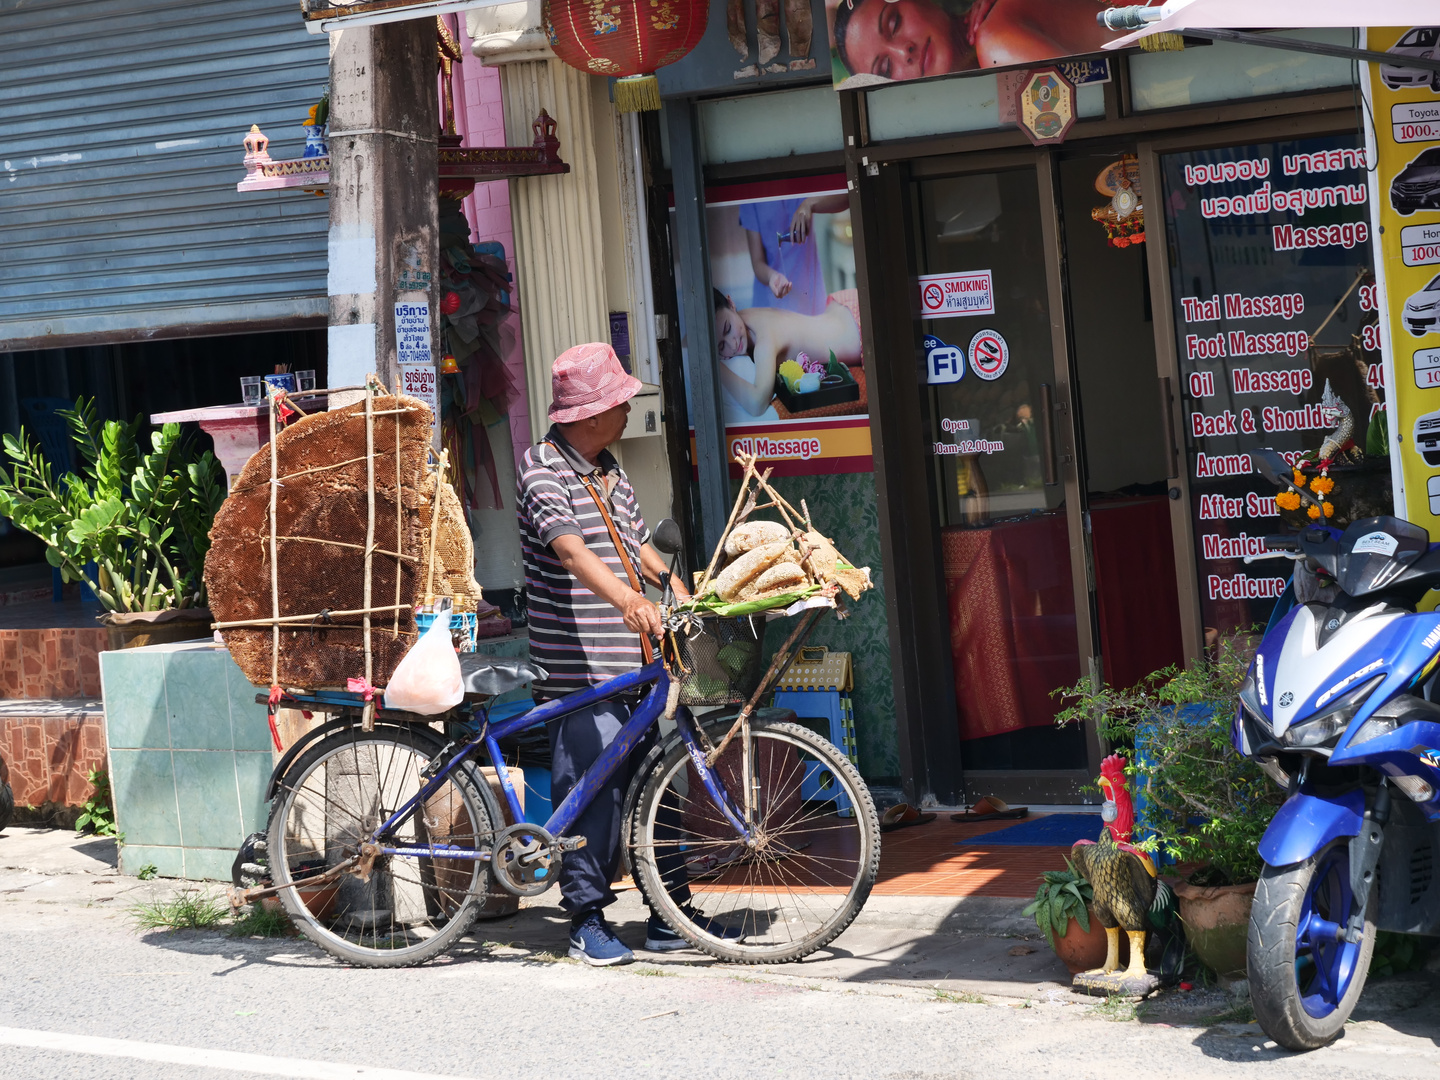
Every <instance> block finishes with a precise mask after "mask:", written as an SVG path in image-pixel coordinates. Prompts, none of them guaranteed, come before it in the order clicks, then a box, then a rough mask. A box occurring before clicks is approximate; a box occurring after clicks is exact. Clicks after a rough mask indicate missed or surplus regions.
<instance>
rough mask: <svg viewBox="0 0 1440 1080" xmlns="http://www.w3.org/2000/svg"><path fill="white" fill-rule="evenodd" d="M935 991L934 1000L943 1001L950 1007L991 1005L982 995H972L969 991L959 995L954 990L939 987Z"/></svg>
mask: <svg viewBox="0 0 1440 1080" xmlns="http://www.w3.org/2000/svg"><path fill="white" fill-rule="evenodd" d="M934 989H935V999H934V1000H936V1001H943V1002H946V1003H947V1004H950V1005H988V1004H990V1003H989V1002H988V1001H986V1000H985V998H984V997H982V996H981V995H980V994H972V993H970V992H969V991H961V992H960V993H958V994H957V993H955V992H954V991H953V990H942V989H941V988H940V987H938V986H937V987H935V988H934Z"/></svg>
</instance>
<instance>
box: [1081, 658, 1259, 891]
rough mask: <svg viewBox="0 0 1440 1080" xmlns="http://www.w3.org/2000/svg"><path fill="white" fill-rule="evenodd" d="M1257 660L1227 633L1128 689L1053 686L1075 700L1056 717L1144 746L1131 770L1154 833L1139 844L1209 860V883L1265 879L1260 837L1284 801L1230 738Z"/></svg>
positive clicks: (1085, 683) (1143, 819)
mask: <svg viewBox="0 0 1440 1080" xmlns="http://www.w3.org/2000/svg"><path fill="white" fill-rule="evenodd" d="M1249 665H1250V657H1249V650H1248V649H1245V650H1242V649H1240V648H1238V647H1237V645H1236V643H1235V642H1233V641H1230V640H1221V641H1220V642H1219V644H1218V645H1217V646H1216V647H1215V649H1214V650H1213V652H1212V653H1210V654H1207V655H1206V656H1205V657H1203V658H1202V659H1200V660H1198V661H1196V662H1195V664H1193V665H1192V666H1191V667H1189V668H1180V667H1168V668H1163V669H1162V670H1160V671H1156V672H1153V673H1152V674H1150V675H1148V676H1146V677H1145V678H1144V679H1142V680H1141V681H1140V682H1139V683H1138V684H1136V685H1135V686H1133V687H1131V688H1129V689H1121V688H1118V687H1114V686H1108V685H1106V684H1104V683H1103V682H1097V681H1092V680H1090V679H1088V678H1086V679H1081V680H1080V681H1079V682H1077V683H1076V684H1075V685H1074V686H1070V687H1065V688H1062V689H1060V690H1057V691H1056V692H1055V693H1056V696H1058V697H1061V698H1063V699H1064V700H1065V701H1066V702H1068V703H1069V704H1068V706H1067V707H1066V708H1065V709H1063V710H1062V711H1061V712H1060V713H1059V714H1058V715H1057V716H1056V718H1055V720H1056V723H1057V724H1073V723H1079V722H1082V721H1083V720H1085V719H1087V718H1091V717H1093V718H1094V719H1095V722H1096V725H1097V729H1098V731H1099V734H1100V737H1101V738H1102V739H1105V740H1107V741H1108V742H1110V743H1111V744H1112V745H1121V746H1128V747H1139V748H1140V749H1141V750H1142V751H1143V756H1142V754H1138V753H1132V754H1131V755H1130V758H1131V760H1130V764H1129V766H1128V768H1127V770H1126V772H1127V773H1128V774H1129V776H1130V778H1131V795H1132V796H1136V795H1140V794H1143V796H1144V800H1145V806H1144V808H1143V810H1142V812H1141V813H1140V814H1139V815H1138V824H1139V825H1140V826H1141V827H1142V828H1143V829H1144V830H1146V831H1148V832H1149V833H1150V834H1151V835H1149V836H1147V837H1145V838H1144V839H1143V840H1141V841H1139V842H1138V843H1137V845H1136V846H1137V847H1140V848H1141V849H1142V850H1146V851H1151V852H1155V851H1160V852H1164V853H1165V854H1167V855H1169V856H1170V857H1172V858H1174V859H1176V860H1178V861H1180V862H1200V863H1204V864H1206V865H1207V867H1208V868H1209V870H1210V873H1209V874H1208V876H1207V877H1206V878H1205V880H1204V881H1203V884H1207V885H1217V884H1240V883H1243V882H1249V881H1254V880H1256V879H1257V878H1258V877H1259V876H1260V868H1261V865H1262V862H1261V859H1260V854H1259V851H1258V846H1259V843H1260V838H1261V837H1262V836H1264V835H1265V830H1266V828H1268V827H1269V825H1270V820H1271V818H1273V817H1274V816H1275V811H1276V810H1278V809H1279V808H1280V804H1281V803H1283V802H1284V801H1285V793H1284V792H1283V791H1281V790H1280V789H1279V788H1278V787H1276V786H1275V783H1274V782H1273V781H1272V780H1270V779H1269V778H1268V777H1266V775H1265V774H1264V773H1263V772H1261V771H1260V769H1259V767H1258V766H1257V765H1255V763H1254V762H1251V761H1247V760H1245V759H1244V758H1242V757H1241V756H1240V755H1239V754H1238V753H1236V751H1235V749H1234V747H1233V746H1232V745H1231V744H1230V725H1231V722H1232V721H1233V719H1234V717H1235V712H1236V710H1237V709H1238V708H1239V701H1240V684H1241V683H1242V682H1243V681H1244V678H1245V672H1246V670H1247V669H1248V668H1249ZM1198 883H1202V882H1199V881H1197V884H1198Z"/></svg>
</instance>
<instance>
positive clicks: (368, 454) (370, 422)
mask: <svg viewBox="0 0 1440 1080" xmlns="http://www.w3.org/2000/svg"><path fill="white" fill-rule="evenodd" d="M372 379H373V376H372V377H371V378H370V379H366V380H365V611H364V618H365V621H364V624H363V625H364V628H365V682H366V684H367V685H370V684H371V680H372V678H373V676H374V674H375V660H374V655H373V654H372V653H371V650H370V599H371V597H370V590H371V584H372V583H371V580H370V567H371V564H372V563H373V562H374V558H375V555H374V549H375V387H374V385H373V384H372V381H371V380H372ZM275 633H276V635H277V637H278V635H279V633H280V631H279V629H278V628H277V629H276V631H275ZM374 726H375V708H374V703H373V702H366V703H365V714H364V719H363V720H362V727H363V728H364V729H365V730H366V731H370V730H372V729H373V728H374Z"/></svg>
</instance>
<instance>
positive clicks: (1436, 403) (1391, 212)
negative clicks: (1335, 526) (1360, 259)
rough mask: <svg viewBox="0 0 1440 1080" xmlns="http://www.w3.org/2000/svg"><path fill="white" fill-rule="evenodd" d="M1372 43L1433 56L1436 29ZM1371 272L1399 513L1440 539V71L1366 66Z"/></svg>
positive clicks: (1387, 33)
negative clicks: (1391, 399)
mask: <svg viewBox="0 0 1440 1080" xmlns="http://www.w3.org/2000/svg"><path fill="white" fill-rule="evenodd" d="M1366 39H1367V44H1366V46H1365V47H1366V48H1367V49H1370V50H1372V51H1375V52H1389V53H1392V54H1399V55H1404V54H1410V55H1415V56H1425V57H1435V56H1437V55H1440V28H1436V27H1427V26H1416V27H1403V26H1402V27H1386V28H1376V27H1371V28H1370V29H1369V30H1367V31H1366ZM1363 66H1364V68H1365V69H1366V70H1365V72H1364V75H1363V77H1362V85H1363V89H1364V93H1365V101H1366V105H1367V109H1366V114H1367V117H1368V118H1372V119H1373V128H1372V127H1370V124H1369V123H1368V122H1367V128H1370V130H1367V131H1366V135H1367V143H1368V146H1367V149H1368V152H1369V154H1370V155H1371V161H1372V163H1373V168H1372V169H1371V172H1370V197H1371V200H1372V202H1373V205H1374V211H1375V221H1376V223H1377V230H1376V232H1377V235H1376V237H1375V245H1374V250H1375V274H1376V281H1377V286H1378V288H1377V294H1378V298H1379V305H1380V309H1381V311H1380V314H1381V318H1380V325H1379V336H1380V340H1381V341H1382V343H1383V345H1384V350H1385V357H1386V365H1385V374H1386V378H1387V379H1388V380H1390V385H1392V386H1393V387H1394V388H1395V390H1394V394H1395V404H1394V410H1395V412H1394V415H1393V417H1391V420H1390V426H1391V428H1392V430H1391V432H1390V437H1391V445H1392V446H1393V447H1394V463H1395V465H1394V474H1395V503H1396V510H1395V512H1396V513H1397V514H1399V515H1400V516H1402V517H1405V518H1407V519H1408V520H1410V521H1413V522H1415V524H1417V525H1419V526H1420V527H1421V528H1424V529H1427V530H1429V532H1430V538H1431V539H1432V540H1436V539H1440V73H1436V72H1432V71H1427V70H1424V69H1421V68H1409V67H1400V66H1398V65H1388V64H1383V63H1382V64H1366V65H1363Z"/></svg>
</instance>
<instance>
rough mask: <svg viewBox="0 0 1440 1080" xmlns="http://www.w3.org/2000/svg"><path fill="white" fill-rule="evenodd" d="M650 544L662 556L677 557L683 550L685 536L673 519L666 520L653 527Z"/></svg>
mask: <svg viewBox="0 0 1440 1080" xmlns="http://www.w3.org/2000/svg"><path fill="white" fill-rule="evenodd" d="M650 542H651V543H652V544H654V545H655V550H656V551H658V552H660V553H661V554H662V555H678V554H680V552H681V551H683V550H684V549H685V536H684V534H683V533H682V532H681V531H680V526H679V525H677V524H676V523H675V521H674V519H673V518H666V519H665V520H664V521H662V522H660V524H659V525H656V526H655V532H654V533H652V534H651V536H650Z"/></svg>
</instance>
